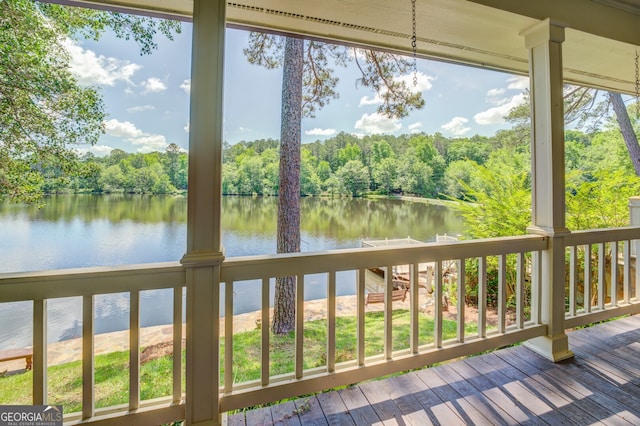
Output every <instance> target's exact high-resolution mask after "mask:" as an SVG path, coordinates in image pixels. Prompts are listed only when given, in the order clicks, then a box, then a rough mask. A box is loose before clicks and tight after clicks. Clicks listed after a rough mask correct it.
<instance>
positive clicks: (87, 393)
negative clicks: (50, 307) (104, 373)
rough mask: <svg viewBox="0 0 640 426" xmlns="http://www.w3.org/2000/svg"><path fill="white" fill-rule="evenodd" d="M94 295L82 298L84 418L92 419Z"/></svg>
mask: <svg viewBox="0 0 640 426" xmlns="http://www.w3.org/2000/svg"><path fill="white" fill-rule="evenodd" d="M94 304H95V302H94V296H93V295H91V296H83V298H82V418H83V419H84V420H86V419H90V418H91V417H93V415H94V410H95V408H94V390H93V387H94V373H93V370H94V368H93V365H94V356H93V355H94V345H93V322H94V321H93V317H94Z"/></svg>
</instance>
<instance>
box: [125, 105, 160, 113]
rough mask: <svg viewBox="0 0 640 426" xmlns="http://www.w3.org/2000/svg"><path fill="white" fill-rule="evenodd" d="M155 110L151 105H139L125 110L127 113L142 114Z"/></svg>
mask: <svg viewBox="0 0 640 426" xmlns="http://www.w3.org/2000/svg"><path fill="white" fill-rule="evenodd" d="M154 109H156V107H154V106H153V105H139V106H134V107H131V108H127V112H143V111H151V110H154Z"/></svg>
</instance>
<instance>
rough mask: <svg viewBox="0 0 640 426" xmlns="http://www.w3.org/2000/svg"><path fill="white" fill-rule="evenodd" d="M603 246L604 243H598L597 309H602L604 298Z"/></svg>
mask: <svg viewBox="0 0 640 426" xmlns="http://www.w3.org/2000/svg"><path fill="white" fill-rule="evenodd" d="M604 250H605V245H604V243H598V309H600V310H603V309H604V298H605V287H606V283H605V278H604V276H605V269H604V268H605V255H604Z"/></svg>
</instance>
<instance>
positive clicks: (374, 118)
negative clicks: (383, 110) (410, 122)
mask: <svg viewBox="0 0 640 426" xmlns="http://www.w3.org/2000/svg"><path fill="white" fill-rule="evenodd" d="M354 127H355V128H356V129H359V130H362V131H363V132H364V133H368V134H375V133H391V132H395V131H398V130H400V129H401V128H402V124H401V123H400V121H399V120H398V119H396V118H389V117H385V116H384V115H382V114H378V113H377V112H374V113H373V114H363V115H362V117H360V119H359V120H358V121H356V124H355V126H354Z"/></svg>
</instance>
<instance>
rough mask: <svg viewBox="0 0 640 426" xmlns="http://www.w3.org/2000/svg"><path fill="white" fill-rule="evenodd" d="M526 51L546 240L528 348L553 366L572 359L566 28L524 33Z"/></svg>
mask: <svg viewBox="0 0 640 426" xmlns="http://www.w3.org/2000/svg"><path fill="white" fill-rule="evenodd" d="M522 35H523V36H524V38H525V45H526V47H527V49H529V78H530V82H531V83H530V84H531V139H532V144H531V154H532V162H531V172H532V222H533V223H532V226H530V227H529V228H528V230H529V232H531V233H537V234H542V235H545V236H547V237H548V238H549V247H548V249H547V250H545V251H543V252H542V255H541V259H540V261H541V264H542V268H541V276H540V284H541V286H542V288H541V291H542V294H541V303H540V309H541V312H540V315H541V320H542V323H543V324H546V325H547V327H548V328H547V335H546V336H542V337H538V338H535V339H531V340H530V341H528V342H527V346H528V347H529V348H531V349H533V350H535V351H536V352H538V353H540V354H542V355H543V356H545V357H546V358H549V359H551V360H552V361H560V360H563V359H567V358H571V357H572V356H573V352H571V351H570V350H569V341H568V338H567V335H566V334H565V332H564V315H565V312H564V311H565V309H564V286H565V271H564V269H565V262H564V237H563V236H564V235H567V234H568V233H569V230H568V229H567V228H566V225H565V213H564V211H565V178H564V107H563V102H564V97H563V86H564V82H563V76H562V43H563V42H564V27H563V26H562V25H560V24H558V23H555V22H552V21H551V20H549V19H546V20H544V21H542V22H539V23H538V24H536V25H534V26H532V27H530V28H528V29H527V30H525V31H523V32H522Z"/></svg>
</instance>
